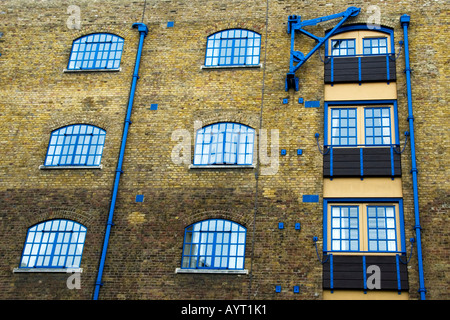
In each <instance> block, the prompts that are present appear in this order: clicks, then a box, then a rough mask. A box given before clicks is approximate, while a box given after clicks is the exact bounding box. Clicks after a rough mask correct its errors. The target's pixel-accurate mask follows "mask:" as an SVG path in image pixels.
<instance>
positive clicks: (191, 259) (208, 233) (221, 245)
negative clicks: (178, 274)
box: [181, 219, 247, 269]
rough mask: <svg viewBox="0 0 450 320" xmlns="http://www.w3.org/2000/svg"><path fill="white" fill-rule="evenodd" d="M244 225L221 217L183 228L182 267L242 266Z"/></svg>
mask: <svg viewBox="0 0 450 320" xmlns="http://www.w3.org/2000/svg"><path fill="white" fill-rule="evenodd" d="M246 233H247V229H246V228H245V227H243V226H242V225H240V224H238V223H236V222H233V221H229V220H223V219H209V220H204V221H200V222H197V223H194V224H192V225H190V226H189V227H187V228H185V232H184V243H183V255H182V260H181V268H183V269H244V260H245V242H246Z"/></svg>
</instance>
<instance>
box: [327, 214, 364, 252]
mask: <svg viewBox="0 0 450 320" xmlns="http://www.w3.org/2000/svg"><path fill="white" fill-rule="evenodd" d="M331 250H333V251H359V207H358V206H331Z"/></svg>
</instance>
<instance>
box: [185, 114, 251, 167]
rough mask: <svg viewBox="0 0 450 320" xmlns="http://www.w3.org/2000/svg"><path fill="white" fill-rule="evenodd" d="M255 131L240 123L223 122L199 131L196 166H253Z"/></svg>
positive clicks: (196, 142) (196, 144) (195, 154)
mask: <svg viewBox="0 0 450 320" xmlns="http://www.w3.org/2000/svg"><path fill="white" fill-rule="evenodd" d="M254 140H255V130H254V129H252V128H250V127H248V126H245V125H243V124H239V123H233V122H222V123H216V124H212V125H209V126H206V127H203V128H202V129H200V130H198V131H197V136H196V141H195V153H194V165H218V164H225V165H251V164H252V163H253V146H254Z"/></svg>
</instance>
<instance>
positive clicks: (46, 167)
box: [39, 165, 103, 170]
mask: <svg viewBox="0 0 450 320" xmlns="http://www.w3.org/2000/svg"><path fill="white" fill-rule="evenodd" d="M61 169H69V170H71V169H88V170H91V169H100V170H101V169H103V166H102V165H99V166H45V165H40V166H39V170H61Z"/></svg>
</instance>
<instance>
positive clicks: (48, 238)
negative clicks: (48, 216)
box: [20, 220, 86, 268]
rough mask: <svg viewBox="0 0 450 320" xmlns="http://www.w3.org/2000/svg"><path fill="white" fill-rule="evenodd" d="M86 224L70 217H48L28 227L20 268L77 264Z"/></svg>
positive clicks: (78, 264)
mask: <svg viewBox="0 0 450 320" xmlns="http://www.w3.org/2000/svg"><path fill="white" fill-rule="evenodd" d="M85 238H86V228H85V227H84V226H83V225H81V224H79V223H76V222H74V221H71V220H50V221H46V222H42V223H40V224H38V225H35V226H34V227H31V228H29V229H28V232H27V237H26V241H25V245H24V249H23V252H22V258H21V263H20V268H78V267H79V266H80V263H81V257H82V254H83V248H84V241H85Z"/></svg>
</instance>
